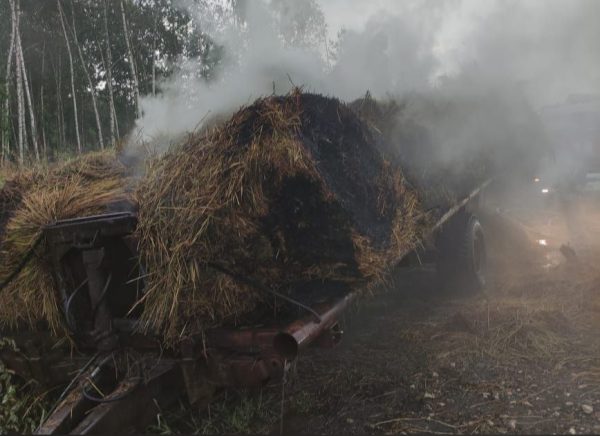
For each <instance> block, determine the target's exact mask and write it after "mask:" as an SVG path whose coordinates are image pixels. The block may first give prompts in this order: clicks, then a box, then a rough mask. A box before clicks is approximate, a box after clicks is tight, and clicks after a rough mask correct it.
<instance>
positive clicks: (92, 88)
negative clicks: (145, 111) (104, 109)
mask: <svg viewBox="0 0 600 436" xmlns="http://www.w3.org/2000/svg"><path fill="white" fill-rule="evenodd" d="M72 15H73V17H72V18H73V29H72V30H73V41H75V46H76V47H77V53H79V61H80V62H81V66H82V67H83V70H84V72H85V77H86V79H87V82H88V86H89V88H90V93H91V95H92V107H93V108H94V116H95V117H96V129H98V143H99V144H100V148H101V149H103V150H104V138H103V137H102V123H101V122H100V113H99V112H98V104H97V99H96V87H95V86H94V83H93V82H92V77H91V76H90V72H89V70H88V67H87V62H86V61H85V59H84V58H83V52H82V51H81V45H80V44H79V39H78V38H77V27H76V25H75V10H74V8H73V9H72Z"/></svg>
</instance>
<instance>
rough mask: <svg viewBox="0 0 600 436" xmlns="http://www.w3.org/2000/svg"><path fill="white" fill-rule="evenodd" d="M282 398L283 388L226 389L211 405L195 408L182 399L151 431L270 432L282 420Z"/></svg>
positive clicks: (161, 432) (166, 432) (163, 432)
mask: <svg viewBox="0 0 600 436" xmlns="http://www.w3.org/2000/svg"><path fill="white" fill-rule="evenodd" d="M279 400H280V397H279V389H274V390H264V391H261V392H259V393H256V392H248V391H242V392H239V393H232V392H228V393H227V392H226V393H223V395H221V397H220V398H217V399H215V400H214V401H213V402H211V405H210V406H209V408H207V409H202V410H197V409H196V410H195V409H193V408H191V407H190V406H189V405H187V404H184V403H182V404H180V407H179V408H178V409H175V410H170V411H168V412H165V413H164V414H161V415H158V416H157V423H156V424H155V425H153V426H152V427H150V428H149V429H148V431H149V432H150V433H155V434H162V435H170V434H177V433H194V434H240V433H245V434H248V433H249V434H268V433H270V432H271V431H272V429H273V427H274V426H276V425H277V423H278V422H279V418H280V416H279V412H280V402H279Z"/></svg>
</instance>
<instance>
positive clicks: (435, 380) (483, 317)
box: [154, 219, 600, 434]
mask: <svg viewBox="0 0 600 436" xmlns="http://www.w3.org/2000/svg"><path fill="white" fill-rule="evenodd" d="M555 221H560V220H555ZM593 222H600V221H598V220H594V221H593ZM542 224H543V225H542ZM561 225H562V223H561V224H557V222H552V219H545V220H544V222H543V223H540V222H539V221H538V222H537V224H536V226H535V229H536V231H535V232H531V231H530V230H531V229H529V230H528V231H529V235H530V236H531V235H533V236H532V237H533V239H532V241H533V243H536V240H535V238H538V237H540V235H541V236H543V237H548V235H550V240H544V241H543V242H542V244H546V245H540V246H539V247H537V248H533V249H531V250H528V249H526V248H523V247H521V248H518V249H517V250H516V251H515V252H514V253H510V252H506V251H505V252H503V253H499V254H500V255H499V256H497V257H496V258H494V256H492V259H490V263H491V265H492V267H493V268H491V271H490V279H489V286H488V289H487V292H486V293H484V294H477V295H464V294H461V293H460V292H441V291H440V288H439V286H438V282H437V280H435V278H436V275H435V273H434V271H432V270H431V269H429V270H428V269H420V270H411V271H398V272H397V273H396V274H394V277H393V278H392V280H391V282H390V283H389V284H388V286H387V289H386V291H385V292H384V293H383V294H382V295H380V296H377V297H375V298H373V299H371V300H369V301H367V302H365V303H364V304H362V305H360V309H355V310H354V311H353V312H352V313H349V314H348V316H347V318H346V319H345V320H344V323H343V324H344V325H343V329H344V338H343V340H342V342H341V344H340V345H338V346H337V347H336V348H334V349H310V350H308V351H307V352H305V353H304V354H302V356H301V357H300V359H299V360H298V362H297V363H296V365H295V367H294V370H293V371H292V374H290V377H289V378H288V380H287V382H286V383H285V384H284V385H283V386H282V385H278V386H273V387H269V388H265V389H264V390H262V391H260V392H237V393H236V392H227V393H223V394H222V395H221V397H219V398H217V400H216V401H215V402H214V403H213V405H212V406H211V410H210V411H208V412H198V413H197V414H194V416H190V415H189V414H188V412H185V413H183V412H181V413H179V415H178V414H177V413H176V412H175V413H174V412H169V413H165V414H164V416H162V417H161V418H162V421H160V422H159V423H158V424H157V426H155V428H154V430H158V431H160V432H164V433H169V432H176V431H181V430H182V431H197V432H215V431H218V432H235V433H240V432H242V433H244V432H252V433H256V432H264V433H272V434H279V433H283V434H293V433H307V434H365V433H366V434H373V433H386V434H387V433H414V432H430V433H438V434H452V433H528V434H531V433H542V434H546V433H562V434H565V433H570V434H578V433H600V335H599V334H598V331H599V328H600V266H597V260H598V259H600V255H598V253H600V251H596V250H595V249H593V248H594V247H593V245H589V244H588V245H587V246H586V247H585V248H580V249H577V250H576V256H577V257H576V258H571V259H570V260H567V257H569V252H568V251H566V252H565V253H566V255H567V256H565V255H564V254H561V253H560V245H562V243H563V242H564V241H563V239H565V238H564V237H562V236H559V235H561V234H564V233H565V228H564V225H563V226H562V228H561ZM592 227H593V226H592V225H590V226H589V227H587V230H588V241H592V240H595V241H600V238H598V236H599V235H600V229H596V228H595V227H594V228H592ZM524 228H526V227H524ZM552 238H554V239H552ZM513 249H514V246H513ZM526 251H527V252H526ZM563 251H564V249H563ZM525 252H526V253H525Z"/></svg>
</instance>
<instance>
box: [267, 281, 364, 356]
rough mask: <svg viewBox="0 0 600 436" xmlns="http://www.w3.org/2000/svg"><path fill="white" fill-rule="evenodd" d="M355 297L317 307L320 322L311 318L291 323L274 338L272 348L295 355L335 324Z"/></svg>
mask: <svg viewBox="0 0 600 436" xmlns="http://www.w3.org/2000/svg"><path fill="white" fill-rule="evenodd" d="M356 295H357V294H356V293H355V292H352V293H349V294H348V295H346V296H345V297H344V298H342V299H340V300H337V301H335V302H333V303H326V304H322V305H320V306H317V307H316V308H315V309H316V311H317V312H318V313H319V315H320V316H321V322H317V321H316V320H315V319H314V317H312V316H309V317H304V318H300V319H298V320H296V321H293V322H292V323H291V324H289V325H288V326H287V327H286V328H285V329H284V330H283V331H281V332H280V333H279V334H278V335H277V336H275V338H274V340H273V348H274V349H275V351H277V352H278V353H280V354H282V355H285V354H288V355H292V354H293V355H297V354H298V351H299V350H300V349H302V348H305V347H307V346H308V345H310V344H311V343H313V342H314V341H315V340H316V339H318V338H319V337H320V336H321V335H322V334H323V333H325V332H327V331H329V330H330V329H331V328H333V327H334V326H335V325H336V324H337V322H338V320H339V318H340V315H341V314H342V313H343V312H344V310H345V309H346V308H347V307H348V306H349V305H350V303H351V302H352V301H353V300H354V299H355V298H356Z"/></svg>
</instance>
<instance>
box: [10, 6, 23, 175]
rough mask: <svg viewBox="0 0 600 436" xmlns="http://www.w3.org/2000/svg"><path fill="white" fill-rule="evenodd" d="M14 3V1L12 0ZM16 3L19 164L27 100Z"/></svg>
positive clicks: (18, 11) (21, 159)
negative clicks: (20, 56) (24, 90)
mask: <svg viewBox="0 0 600 436" xmlns="http://www.w3.org/2000/svg"><path fill="white" fill-rule="evenodd" d="M11 3H12V2H11ZM14 5H15V18H14V20H15V23H16V25H15V71H16V76H17V112H18V117H17V120H18V130H19V136H18V138H19V140H18V141H19V144H18V145H19V164H23V162H24V160H25V153H24V143H25V142H26V141H27V139H26V138H25V135H26V132H25V108H24V106H25V101H24V99H23V70H22V69H21V61H20V58H19V49H18V42H17V41H18V39H19V32H20V29H19V14H20V13H21V10H20V5H19V0H16V2H15V3H14Z"/></svg>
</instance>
